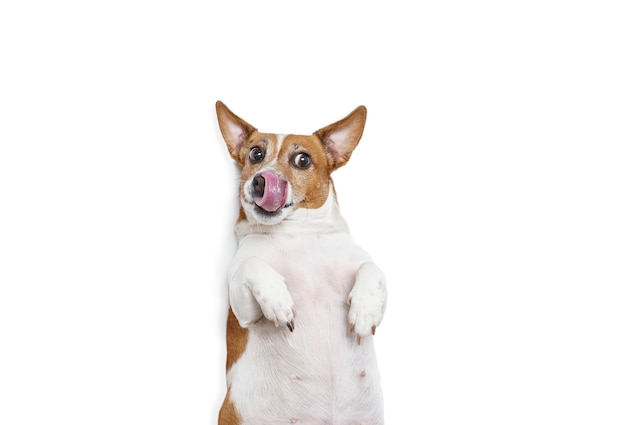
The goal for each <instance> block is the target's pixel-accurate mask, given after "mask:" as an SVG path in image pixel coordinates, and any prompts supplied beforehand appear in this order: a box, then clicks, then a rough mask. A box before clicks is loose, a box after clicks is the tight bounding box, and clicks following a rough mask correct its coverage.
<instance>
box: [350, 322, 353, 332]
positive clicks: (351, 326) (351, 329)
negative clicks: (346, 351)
mask: <svg viewBox="0 0 626 425" xmlns="http://www.w3.org/2000/svg"><path fill="white" fill-rule="evenodd" d="M350 333H354V323H350Z"/></svg>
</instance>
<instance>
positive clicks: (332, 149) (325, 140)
mask: <svg viewBox="0 0 626 425" xmlns="http://www.w3.org/2000/svg"><path fill="white" fill-rule="evenodd" d="M215 108H216V110H217V119H218V123H219V127H220V131H221V132H222V136H223V137H224V140H225V141H226V145H227V147H228V152H229V153H230V156H231V157H232V158H233V159H234V160H235V161H237V162H238V163H239V164H240V165H241V167H242V170H241V188H240V192H241V206H242V209H243V212H244V213H245V218H247V219H248V220H251V221H254V222H258V223H261V224H268V225H270V224H276V223H279V222H280V221H282V220H284V219H285V218H286V217H288V216H289V215H291V214H292V213H293V212H294V211H296V210H298V209H300V208H308V209H316V208H319V207H321V206H322V205H323V204H324V203H325V202H326V200H327V199H328V196H329V191H330V189H331V185H332V184H331V178H330V174H331V173H332V172H333V171H334V170H336V169H337V168H339V167H341V166H343V165H345V164H346V163H347V162H348V160H349V159H350V155H351V154H352V151H353V150H354V148H355V147H356V145H357V144H358V143H359V140H360V139H361V135H362V134H363V127H364V126H365V117H366V109H365V107H364V106H359V107H358V108H356V109H355V110H354V111H352V112H351V113H350V114H349V115H348V116H346V117H345V118H343V119H342V120H340V121H337V122H335V123H333V124H331V125H328V126H326V127H324V128H322V129H320V130H317V131H316V132H315V133H313V134H312V135H310V136H302V135H293V134H289V135H280V134H272V133H261V132H259V131H257V129H256V128H255V127H253V126H252V125H250V124H248V123H247V122H246V121H244V120H243V119H241V118H239V117H238V116H237V115H235V114H234V113H232V112H231V111H230V109H228V108H227V107H226V105H224V104H223V103H222V102H219V101H218V102H217V104H216V105H215Z"/></svg>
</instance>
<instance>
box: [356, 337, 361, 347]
mask: <svg viewBox="0 0 626 425" xmlns="http://www.w3.org/2000/svg"><path fill="white" fill-rule="evenodd" d="M356 345H361V335H357V337H356Z"/></svg>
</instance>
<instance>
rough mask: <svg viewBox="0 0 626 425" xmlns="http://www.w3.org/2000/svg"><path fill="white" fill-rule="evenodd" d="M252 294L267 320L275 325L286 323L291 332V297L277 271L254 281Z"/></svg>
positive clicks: (292, 313) (292, 325) (292, 321)
mask: <svg viewBox="0 0 626 425" xmlns="http://www.w3.org/2000/svg"><path fill="white" fill-rule="evenodd" d="M252 294H253V295H254V298H255V299H256V301H257V303H259V306H260V307H261V310H262V311H263V316H265V318H266V319H267V320H269V321H271V322H274V324H275V325H276V326H278V325H281V324H282V325H286V326H287V327H288V328H289V330H290V331H291V332H293V329H294V320H293V319H294V309H293V299H292V298H291V294H290V293H289V290H288V289H287V285H285V282H284V280H283V278H282V276H280V275H279V274H278V273H276V274H275V275H274V276H271V277H270V276H265V277H264V279H260V280H259V281H257V282H256V284H255V285H254V287H253V288H252Z"/></svg>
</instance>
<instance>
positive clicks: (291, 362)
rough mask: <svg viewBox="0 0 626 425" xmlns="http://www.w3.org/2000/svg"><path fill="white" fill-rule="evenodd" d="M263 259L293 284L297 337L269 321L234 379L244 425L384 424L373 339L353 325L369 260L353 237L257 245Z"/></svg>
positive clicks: (252, 335) (257, 329)
mask: <svg viewBox="0 0 626 425" xmlns="http://www.w3.org/2000/svg"><path fill="white" fill-rule="evenodd" d="M253 243H254V248H255V251H256V254H257V256H258V257H261V258H263V259H264V260H265V261H267V262H268V263H269V264H270V265H271V266H272V267H273V268H274V269H275V270H276V271H277V272H279V273H280V274H281V275H282V276H283V277H285V281H286V283H287V287H288V288H289V292H290V293H291V295H292V298H293V300H294V306H295V312H296V316H295V320H294V322H295V330H294V331H293V332H289V330H288V329H287V327H286V326H283V325H281V326H279V327H276V326H275V325H274V323H272V322H269V321H267V320H265V319H262V320H260V321H259V322H257V323H255V324H253V325H251V326H250V327H249V334H248V343H247V346H246V350H245V352H244V353H243V355H242V356H241V357H240V358H239V360H238V361H237V362H236V363H235V364H234V365H233V367H232V368H231V370H230V371H229V373H228V380H229V383H230V399H231V401H232V402H233V404H234V406H235V407H236V409H237V410H238V412H239V414H240V416H241V418H242V420H243V424H244V425H260V424H281V423H284V424H290V423H293V424H311V425H321V424H328V425H330V424H332V425H360V424H362V423H365V424H367V425H380V424H382V423H383V419H382V415H383V412H382V395H381V394H382V393H381V389H380V382H379V381H380V379H379V374H378V368H377V363H376V354H375V351H374V345H373V343H372V338H365V339H363V340H362V341H361V343H360V345H358V344H357V341H356V336H355V335H353V334H351V333H350V329H349V325H348V309H349V306H348V304H347V299H348V294H349V293H350V290H351V289H352V286H353V285H354V279H355V273H356V270H357V268H358V266H359V265H360V264H361V263H363V262H364V261H368V260H369V256H368V255H367V254H366V253H365V252H364V251H362V250H361V249H360V248H358V247H357V246H356V245H354V243H353V242H352V239H351V238H350V237H349V235H331V236H325V237H322V238H320V237H317V236H297V237H276V236H272V237H271V238H259V239H258V240H256V239H255V240H254V241H253Z"/></svg>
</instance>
